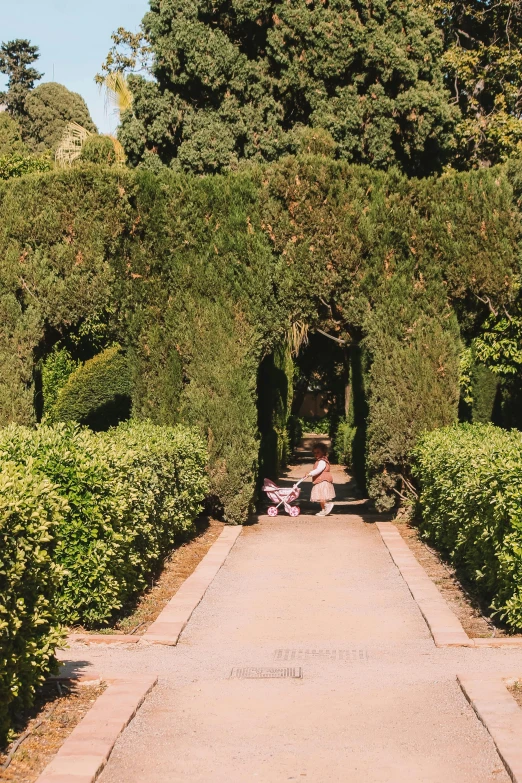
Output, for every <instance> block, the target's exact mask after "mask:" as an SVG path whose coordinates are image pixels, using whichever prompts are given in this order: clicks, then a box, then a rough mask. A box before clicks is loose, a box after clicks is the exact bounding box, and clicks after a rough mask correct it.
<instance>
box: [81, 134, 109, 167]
mask: <svg viewBox="0 0 522 783" xmlns="http://www.w3.org/2000/svg"><path fill="white" fill-rule="evenodd" d="M80 160H82V161H85V162H86V163H102V164H104V165H105V166H114V164H115V163H116V151H115V149H114V144H113V142H112V140H111V139H110V138H109V137H108V136H98V135H94V136H89V138H88V139H87V141H85V143H84V145H83V147H82V153H81V155H80Z"/></svg>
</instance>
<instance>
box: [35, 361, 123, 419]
mask: <svg viewBox="0 0 522 783" xmlns="http://www.w3.org/2000/svg"><path fill="white" fill-rule="evenodd" d="M130 398H131V381H130V373H129V367H128V364H127V358H126V356H125V354H124V353H123V352H122V350H121V348H120V347H119V346H112V347H111V348H106V350H105V351H102V352H101V353H99V354H98V355H97V356H95V357H94V358H93V359H89V360H88V361H87V362H85V364H82V365H80V367H78V368H77V369H76V370H75V371H74V372H73V373H71V374H70V375H69V377H68V379H67V382H66V383H65V384H64V385H63V386H62V388H61V389H60V390H59V391H58V394H57V398H56V403H55V404H54V406H53V408H52V410H51V412H50V416H51V419H52V420H53V421H75V422H79V423H80V424H87V425H88V426H90V427H91V428H92V429H95V430H106V429H108V428H109V427H110V426H111V425H114V424H117V423H118V421H121V420H122V419H127V418H128V417H129V414H130Z"/></svg>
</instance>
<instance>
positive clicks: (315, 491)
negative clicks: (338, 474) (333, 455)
mask: <svg viewBox="0 0 522 783" xmlns="http://www.w3.org/2000/svg"><path fill="white" fill-rule="evenodd" d="M314 456H315V465H314V467H313V470H311V471H310V473H308V476H311V477H312V479H313V482H314V485H313V487H312V494H311V496H310V499H311V501H312V502H313V503H320V504H321V510H320V511H319V512H318V513H317V515H316V516H318V517H327V516H328V514H330V512H331V511H332V509H333V507H334V504H333V503H332V501H333V500H335V489H334V484H333V476H332V474H331V472H330V462H329V460H328V449H327V448H326V446H325V445H324V443H318V444H317V446H315V447H314Z"/></svg>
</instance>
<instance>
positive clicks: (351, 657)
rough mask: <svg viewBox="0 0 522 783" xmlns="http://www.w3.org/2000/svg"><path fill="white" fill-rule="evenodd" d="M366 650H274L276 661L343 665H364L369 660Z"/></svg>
mask: <svg viewBox="0 0 522 783" xmlns="http://www.w3.org/2000/svg"><path fill="white" fill-rule="evenodd" d="M369 657H370V656H369V654H368V650H365V649H355V650H305V649H297V650H276V651H275V652H274V659H275V660H276V661H313V660H323V661H324V660H327V661H341V662H344V663H365V662H366V661H367V660H368V659H369Z"/></svg>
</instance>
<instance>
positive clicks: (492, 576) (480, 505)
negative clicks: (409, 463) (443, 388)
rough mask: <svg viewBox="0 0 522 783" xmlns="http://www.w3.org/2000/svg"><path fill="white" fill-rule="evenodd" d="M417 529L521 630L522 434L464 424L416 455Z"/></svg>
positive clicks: (433, 438)
mask: <svg viewBox="0 0 522 783" xmlns="http://www.w3.org/2000/svg"><path fill="white" fill-rule="evenodd" d="M414 460H415V461H414V473H415V475H416V476H417V478H418V480H419V483H420V488H421V495H420V509H421V512H422V520H421V523H420V529H421V531H422V533H423V535H424V536H425V537H426V538H429V540H430V541H432V542H433V543H434V544H435V545H436V546H437V547H438V548H439V549H441V550H442V551H443V552H445V553H446V554H447V555H448V556H449V558H450V560H451V562H452V563H454V564H455V565H456V566H457V567H458V568H460V569H462V571H463V572H464V574H465V575H466V577H467V578H468V579H469V580H470V581H471V582H473V584H474V585H475V587H476V589H477V591H478V592H479V593H480V595H481V596H482V597H483V598H484V599H485V600H487V601H488V602H489V603H490V604H491V607H492V608H493V610H494V611H495V612H496V613H498V614H499V616H500V617H501V619H502V620H504V621H505V622H506V623H507V625H508V626H509V627H511V628H512V629H514V630H515V629H516V630H520V629H522V489H521V488H522V433H521V432H518V431H515V430H513V431H511V432H508V431H506V430H502V429H500V428H498V427H494V426H493V425H490V424H487V425H485V424H473V425H471V424H461V425H458V426H454V427H446V428H444V429H438V430H435V431H433V432H430V433H428V434H426V435H424V436H422V437H421V439H420V441H419V443H418V445H417V447H416V450H415V454H414Z"/></svg>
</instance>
